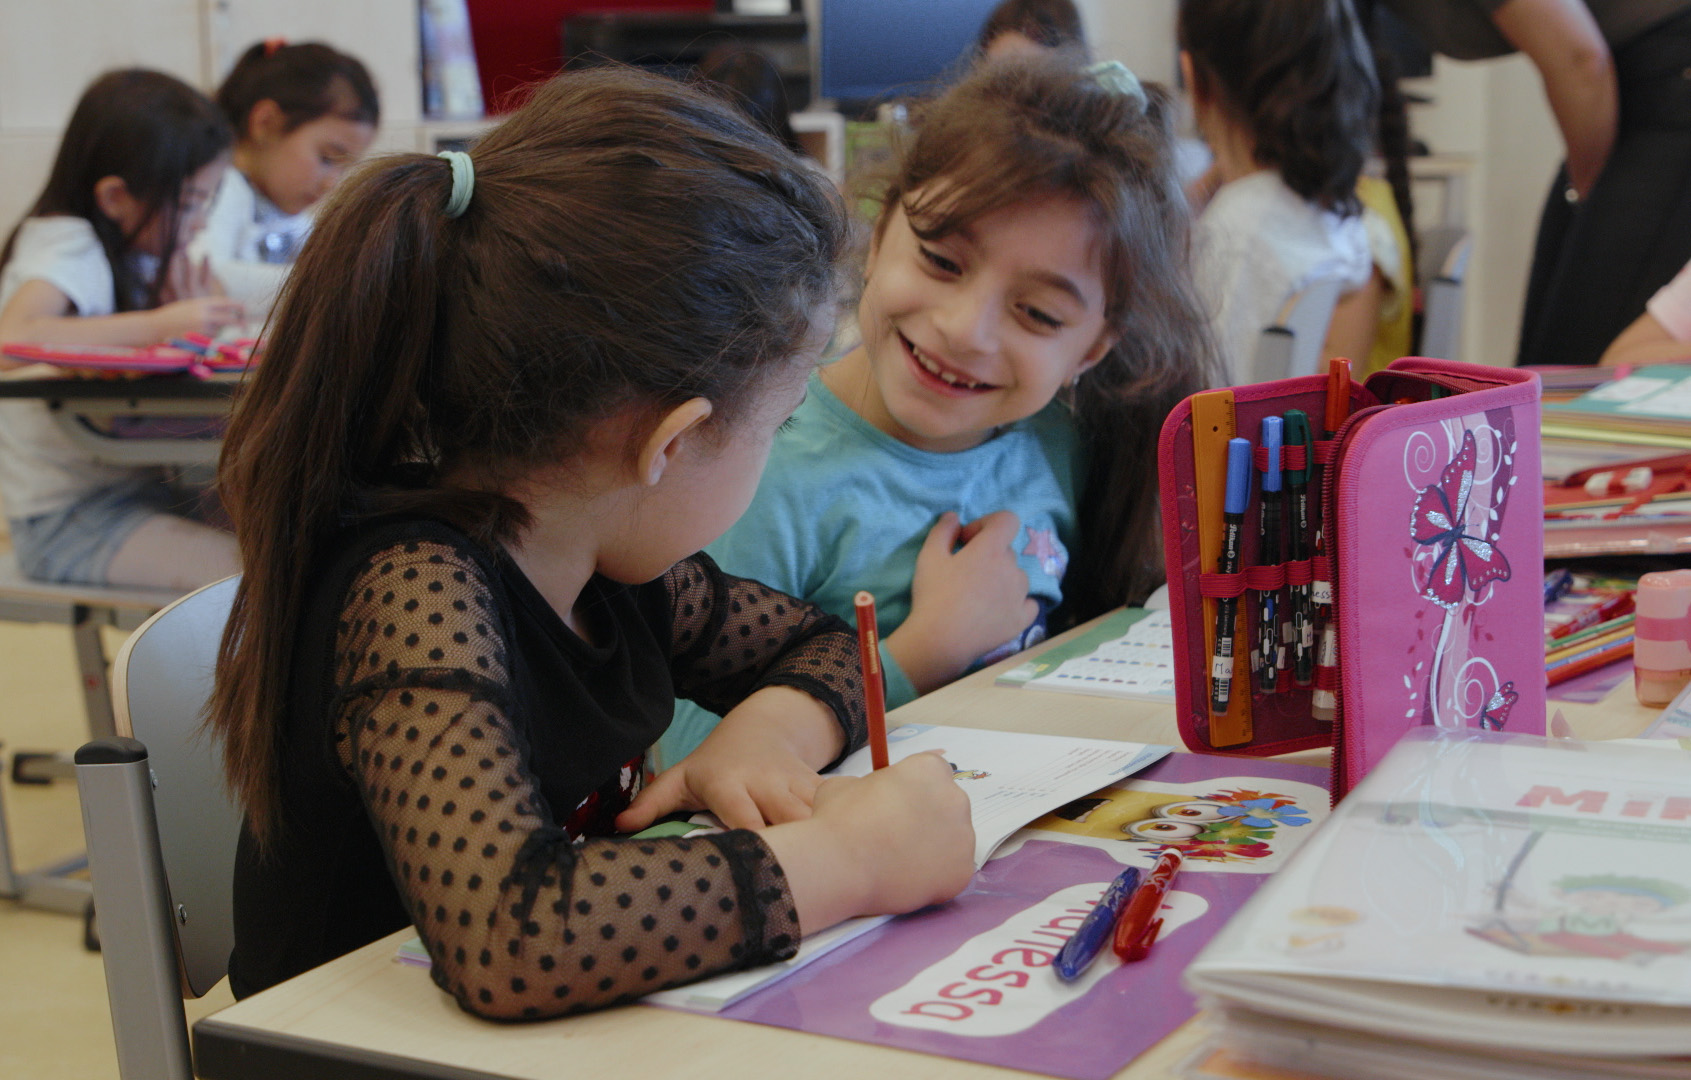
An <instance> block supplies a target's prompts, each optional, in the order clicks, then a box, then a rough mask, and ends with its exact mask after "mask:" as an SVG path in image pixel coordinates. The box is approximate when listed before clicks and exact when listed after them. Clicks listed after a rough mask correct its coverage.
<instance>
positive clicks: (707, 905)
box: [332, 542, 799, 1020]
mask: <svg viewBox="0 0 1691 1080" xmlns="http://www.w3.org/2000/svg"><path fill="white" fill-rule="evenodd" d="M489 576H490V571H489V569H488V566H487V564H486V562H485V561H484V560H478V559H476V558H473V557H471V555H470V553H469V552H466V551H464V550H461V549H459V548H457V547H454V546H452V545H449V544H442V543H432V542H422V543H409V544H406V545H403V546H402V547H396V548H393V549H389V550H386V551H382V552H379V553H378V554H377V555H376V556H375V557H374V558H373V559H372V560H371V561H370V563H369V565H368V566H367V567H365V568H363V569H362V570H361V571H360V572H359V573H358V574H357V575H356V576H355V580H354V582H353V585H352V588H351V589H350V591H349V592H348V594H347V600H346V603H345V606H344V608H343V611H342V619H341V622H340V624H339V629H338V632H337V634H336V638H335V642H336V655H335V658H334V664H335V668H334V670H335V674H336V683H337V685H338V687H339V688H340V689H339V691H338V696H337V697H336V698H335V704H334V706H333V709H332V714H333V724H334V732H335V739H336V744H337V746H338V753H339V757H340V761H341V764H342V766H343V767H344V768H346V769H347V770H348V771H349V772H350V773H351V774H352V776H353V778H354V779H355V781H356V783H357V784H358V786H359V788H360V790H361V792H362V795H363V800H364V803H365V806H366V808H367V809H368V811H369V814H370V817H371V820H372V823H373V825H374V827H375V829H376V831H377V833H378V835H379V836H380V838H381V841H382V844H383V846H384V848H385V850H386V853H387V856H388V859H389V864H390V870H391V871H392V874H393V878H394V881H395V882H396V884H397V886H398V889H399V893H400V896H401V898H402V900H403V902H404V903H405V905H406V907H407V909H408V910H409V911H410V913H411V916H412V921H413V922H414V924H415V925H416V927H417V929H418V931H419V932H420V934H421V936H422V939H423V941H424V943H425V944H426V946H427V948H428V951H429V955H430V956H431V957H432V958H433V968H432V971H433V976H434V979H435V982H436V983H438V984H439V985H440V986H441V987H442V988H443V989H445V990H447V991H448V992H450V993H451V994H453V996H454V997H455V998H456V999H457V1000H458V1002H459V1003H460V1004H461V1005H462V1006H463V1007H464V1008H465V1009H467V1010H469V1011H470V1012H473V1013H476V1014H478V1015H481V1016H485V1017H490V1018H495V1019H512V1020H514V1019H524V1018H534V1017H545V1016H554V1015H558V1014H560V1013H566V1012H572V1011H577V1010H581V1009H587V1008H593V1007H597V1006H602V1005H606V1004H610V1003H614V1002H619V1001H626V1000H630V999H632V998H635V997H638V996H640V995H642V994H645V993H648V992H650V991H652V990H657V989H660V988H662V987H665V986H670V985H674V984H676V983H681V982H686V981H689V980H691V979H696V978H699V977H701V976H704V975H707V974H710V973H712V972H716V971H721V970H725V969H729V968H733V967H740V966H748V965H752V964H759V963H768V962H771V961H774V960H777V959H783V958H785V957H787V956H790V955H792V953H793V951H794V950H795V949H796V947H797V944H798V939H799V926H798V916H797V913H796V912H795V911H794V910H793V905H792V896H791V893H790V891H789V890H788V888H787V885H786V882H785V879H784V878H783V876H782V872H781V868H780V866H779V865H778V864H777V863H776V861H775V859H774V857H773V856H772V855H771V854H770V852H769V849H768V848H767V847H766V846H765V845H764V843H763V841H762V839H761V838H760V837H759V836H758V835H757V834H756V833H753V832H748V831H743V830H739V831H733V832H728V833H723V834H719V835H715V836H709V837H704V838H666V839H653V840H635V839H628V838H612V837H599V838H591V837H590V838H585V839H584V838H582V837H579V836H577V835H575V832H576V830H575V829H574V828H573V827H572V826H573V824H574V823H575V822H576V819H577V818H578V817H579V816H580V815H579V814H577V815H575V816H572V817H570V818H569V820H567V821H566V820H562V819H561V817H560V816H559V815H557V814H555V813H554V808H553V807H551V806H549V804H548V800H547V798H546V796H545V794H544V793H543V790H542V789H543V787H544V786H545V784H544V783H543V782H542V778H541V777H539V776H537V775H536V774H535V772H534V770H533V762H532V761H531V752H530V742H531V740H530V739H529V738H528V737H526V736H525V732H529V730H530V729H529V728H528V726H527V725H528V724H530V723H541V722H545V723H555V724H556V725H557V726H558V727H559V728H560V729H562V730H565V731H568V730H570V729H569V727H568V725H569V723H570V722H571V720H572V718H571V717H569V716H568V715H564V716H560V717H556V718H553V717H546V718H540V719H537V718H533V717H524V716H522V715H520V709H519V707H518V706H517V705H514V704H513V702H515V701H519V700H522V698H521V695H519V694H516V693H514V692H513V687H512V682H513V678H512V664H513V660H512V655H511V652H510V651H509V644H510V643H509V642H507V641H506V640H504V636H505V634H506V633H507V631H508V628H509V626H508V624H507V623H506V622H505V620H503V619H502V618H501V613H500V612H499V611H498V610H496V608H497V604H496V603H495V602H494V600H493V599H492V598H493V597H494V596H495V595H496V592H495V590H494V588H492V583H491V582H490V580H489ZM560 697H561V698H562V700H559V701H557V702H548V709H547V710H546V711H548V712H551V711H566V712H567V710H568V709H569V707H570V706H571V702H570V701H569V700H568V695H560ZM553 706H555V707H556V708H555V709H554V708H553ZM580 708H581V709H582V710H584V711H586V710H588V704H587V703H582V704H581V705H580ZM583 726H584V728H585V727H586V726H587V725H586V724H585V722H584V725H583ZM583 752H584V753H587V752H588V751H583ZM618 764H619V763H618V762H617V761H615V760H610V761H606V762H604V763H603V764H602V771H603V772H604V773H605V774H606V776H607V779H608V780H609V782H610V787H611V789H612V790H614V789H615V787H616V780H617V776H618V773H619V772H621V773H622V775H623V777H624V778H625V779H626V777H627V776H628V772H629V770H628V769H626V768H623V769H620V770H619V767H618ZM596 767H597V766H596ZM632 772H633V774H634V776H635V777H637V776H638V772H639V769H638V760H636V761H635V762H634V763H633V769H632ZM635 783H636V785H637V780H636V781H635ZM624 790H625V791H626V790H628V785H626V784H625V785H624ZM595 798H597V795H594V796H593V797H592V798H589V799H585V800H583V805H586V804H588V803H591V802H593V800H594V799H595ZM557 809H558V811H559V812H560V813H561V814H568V813H570V812H572V811H577V810H579V809H580V808H579V807H574V806H571V807H559V808H557Z"/></svg>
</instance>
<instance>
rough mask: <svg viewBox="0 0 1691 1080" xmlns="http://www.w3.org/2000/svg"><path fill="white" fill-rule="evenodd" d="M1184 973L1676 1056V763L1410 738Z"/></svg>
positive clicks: (1412, 1019)
mask: <svg viewBox="0 0 1691 1080" xmlns="http://www.w3.org/2000/svg"><path fill="white" fill-rule="evenodd" d="M1187 980H1188V983H1189V985H1190V986H1191V987H1192V988H1193V989H1194V990H1197V991H1199V992H1202V993H1209V994H1213V995H1215V996H1217V997H1219V998H1221V999H1222V1000H1223V1001H1224V1002H1229V1003H1236V1004H1239V1005H1243V1006H1246V1007H1248V1008H1250V1009H1253V1010H1256V1011H1259V1012H1262V1013H1267V1014H1269V1015H1273V1016H1284V1017H1291V1018H1295V1019H1300V1020H1304V1021H1308V1022H1311V1023H1317V1024H1331V1025H1336V1026H1340V1027H1348V1028H1355V1029H1361V1030H1365V1031H1375V1032H1380V1033H1383V1034H1389V1035H1394V1036H1397V1037H1401V1038H1409V1039H1414V1038H1424V1039H1425V1038H1433V1039H1437V1040H1438V1041H1440V1042H1454V1043H1459V1044H1466V1045H1470V1046H1477V1047H1494V1048H1495V1047H1505V1048H1519V1049H1524V1050H1534V1051H1542V1052H1546V1053H1550V1054H1594V1055H1613V1056H1617V1057H1651V1056H1669V1055H1691V769H1687V768H1686V767H1685V758H1684V757H1683V756H1682V755H1680V754H1676V753H1661V752H1659V751H1652V750H1648V749H1640V748H1634V747H1617V746H1606V745H1604V744H1602V743H1579V742H1573V741H1570V740H1554V741H1552V740H1544V739H1534V738H1529V737H1522V736H1507V735H1501V734H1491V733H1483V732H1475V731H1443V732H1440V731H1436V730H1434V729H1423V730H1421V731H1417V732H1414V733H1412V734H1411V735H1410V736H1408V737H1406V738H1405V740H1404V741H1403V742H1401V743H1400V744H1399V745H1398V746H1397V747H1396V748H1395V749H1394V750H1393V751H1392V752H1391V754H1390V755H1388V756H1387V757H1386V758H1385V760H1383V761H1382V762H1381V763H1380V765H1379V766H1378V767H1377V768H1376V769H1375V770H1374V771H1373V772H1372V773H1370V774H1369V775H1368V776H1367V777H1366V778H1365V779H1364V781H1363V783H1362V784H1361V785H1359V786H1358V787H1357V788H1356V790H1355V791H1353V792H1352V793H1351V794H1350V795H1349V796H1348V797H1347V798H1346V799H1345V800H1344V801H1343V802H1342V803H1341V804H1340V805H1339V806H1338V807H1337V809H1336V810H1335V811H1334V814H1333V816H1332V817H1331V818H1330V819H1329V821H1328V822H1327V823H1326V824H1325V825H1324V826H1323V827H1322V828H1321V829H1320V830H1319V832H1318V833H1317V834H1316V835H1315V836H1313V837H1311V838H1310V840H1309V841H1308V842H1307V843H1306V844H1305V845H1304V847H1303V848H1301V849H1300V850H1299V851H1298V852H1297V853H1296V855H1294V857H1293V858H1292V860H1291V861H1290V862H1289V863H1288V865H1287V866H1286V867H1285V868H1284V869H1283V870H1281V871H1280V872H1279V873H1278V874H1276V875H1275V877H1274V878H1273V879H1272V880H1270V881H1269V883H1268V884H1267V885H1266V886H1265V887H1264V888H1263V889H1262V890H1261V891H1260V892H1258V893H1257V894H1256V895H1255V896H1254V897H1253V898H1252V899H1251V901H1250V902H1249V904H1247V905H1246V907H1245V908H1244V909H1243V910H1241V911H1240V913H1239V914H1238V916H1237V917H1235V918H1234V919H1233V920H1232V922H1230V923H1229V924H1228V926H1227V927H1226V928H1224V929H1223V931H1222V933H1221V934H1220V935H1218V936H1217V937H1216V939H1215V940H1214V941H1213V942H1212V943H1211V944H1210V946H1209V947H1208V948H1207V949H1206V950H1205V951H1204V952H1203V953H1201V954H1200V955H1199V956H1198V958H1197V959H1196V960H1195V961H1194V962H1193V964H1192V966H1191V967H1190V968H1189V969H1188V972H1187Z"/></svg>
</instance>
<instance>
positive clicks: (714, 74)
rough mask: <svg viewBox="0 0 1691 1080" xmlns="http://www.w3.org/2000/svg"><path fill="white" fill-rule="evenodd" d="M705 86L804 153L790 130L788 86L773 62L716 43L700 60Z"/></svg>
mask: <svg viewBox="0 0 1691 1080" xmlns="http://www.w3.org/2000/svg"><path fill="white" fill-rule="evenodd" d="M698 75H699V78H700V79H701V80H702V84H701V85H702V86H703V88H704V89H706V90H708V91H710V92H711V93H714V94H717V95H719V96H721V97H723V98H726V99H727V100H728V101H731V102H733V103H734V104H735V105H736V106H737V107H738V108H740V109H741V110H743V111H744V112H745V113H746V115H747V116H750V117H751V118H752V119H753V120H754V121H756V123H757V126H758V127H760V128H762V129H763V130H765V131H767V132H769V134H771V135H773V136H775V137H776V138H777V139H779V140H781V144H782V145H783V146H785V147H786V148H787V149H789V150H795V151H798V152H799V153H803V152H804V147H802V146H800V145H799V137H798V136H797V135H796V134H794V133H793V119H792V110H791V109H790V108H789V107H788V105H787V88H786V85H785V84H784V83H783V82H782V81H781V72H780V71H779V70H778V69H777V68H776V67H775V63H774V61H772V60H770V59H769V57H767V56H765V55H764V54H763V53H761V52H759V51H757V50H756V49H753V48H749V47H747V46H745V45H741V44H738V43H730V44H727V45H718V46H717V47H716V48H714V49H712V50H711V51H710V52H708V53H706V54H705V56H704V59H703V60H700V61H699V68H698Z"/></svg>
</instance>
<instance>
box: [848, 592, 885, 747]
mask: <svg viewBox="0 0 1691 1080" xmlns="http://www.w3.org/2000/svg"><path fill="white" fill-rule="evenodd" d="M852 602H853V603H854V604H856V605H857V651H858V652H859V653H860V654H861V658H862V660H863V704H864V708H865V709H866V710H867V712H868V713H869V760H870V763H871V764H873V765H874V767H875V768H877V769H884V768H886V767H887V695H886V687H885V685H884V684H883V683H882V681H881V635H880V632H879V631H878V630H876V629H875V598H874V597H873V596H871V595H869V594H868V593H867V592H859V593H858V594H857V595H856V596H855V597H854V598H853V600H852Z"/></svg>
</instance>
